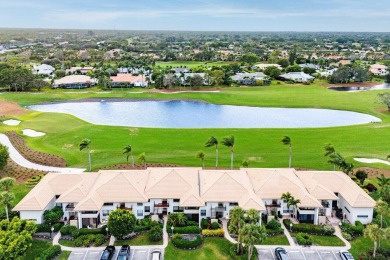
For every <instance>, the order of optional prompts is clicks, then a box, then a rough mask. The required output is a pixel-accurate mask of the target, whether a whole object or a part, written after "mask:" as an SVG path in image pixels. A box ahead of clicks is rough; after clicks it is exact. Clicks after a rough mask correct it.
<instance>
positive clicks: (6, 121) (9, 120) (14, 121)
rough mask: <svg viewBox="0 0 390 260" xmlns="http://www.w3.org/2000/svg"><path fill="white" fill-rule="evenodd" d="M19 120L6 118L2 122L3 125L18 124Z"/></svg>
mask: <svg viewBox="0 0 390 260" xmlns="http://www.w3.org/2000/svg"><path fill="white" fill-rule="evenodd" d="M20 122H21V121H19V120H16V119H8V120H5V121H3V124H5V125H12V126H16V125H19V124H20Z"/></svg>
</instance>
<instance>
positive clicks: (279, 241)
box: [261, 235, 290, 246]
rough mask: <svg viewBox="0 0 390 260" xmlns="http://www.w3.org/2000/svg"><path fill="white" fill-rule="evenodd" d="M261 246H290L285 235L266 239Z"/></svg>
mask: <svg viewBox="0 0 390 260" xmlns="http://www.w3.org/2000/svg"><path fill="white" fill-rule="evenodd" d="M261 244H262V245H286V246H288V245H290V243H289V242H288V240H287V237H286V236H285V235H278V236H272V237H267V239H266V240H265V241H264V242H263V243H261Z"/></svg>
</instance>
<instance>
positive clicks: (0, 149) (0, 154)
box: [0, 144, 9, 170]
mask: <svg viewBox="0 0 390 260" xmlns="http://www.w3.org/2000/svg"><path fill="white" fill-rule="evenodd" d="M8 158H9V152H8V149H7V147H5V146H4V145H2V144H0V170H2V169H4V167H5V166H6V165H7V160H8Z"/></svg>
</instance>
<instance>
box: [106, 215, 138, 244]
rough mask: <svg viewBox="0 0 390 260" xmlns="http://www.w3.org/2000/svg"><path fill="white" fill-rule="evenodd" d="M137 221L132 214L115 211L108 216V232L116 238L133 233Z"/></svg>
mask: <svg viewBox="0 0 390 260" xmlns="http://www.w3.org/2000/svg"><path fill="white" fill-rule="evenodd" d="M136 221H137V219H136V217H135V216H134V213H133V212H131V211H129V210H126V209H117V210H113V211H111V212H110V215H109V216H108V225H107V226H108V230H109V231H110V233H111V234H112V235H113V236H114V237H116V238H119V239H121V238H123V237H124V236H126V235H128V234H130V233H131V232H133V230H134V227H135V223H136Z"/></svg>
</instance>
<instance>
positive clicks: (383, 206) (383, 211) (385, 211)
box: [375, 199, 390, 228]
mask: <svg viewBox="0 0 390 260" xmlns="http://www.w3.org/2000/svg"><path fill="white" fill-rule="evenodd" d="M375 210H376V211H377V212H378V213H379V214H380V215H381V228H382V227H383V217H387V216H389V215H390V209H389V204H387V202H386V201H384V200H382V199H379V200H378V201H377V202H376V205H375Z"/></svg>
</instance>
